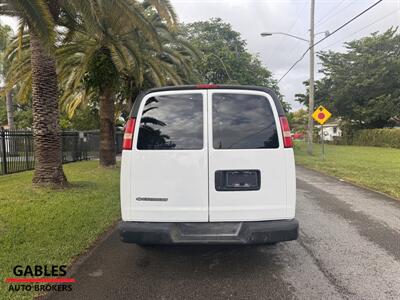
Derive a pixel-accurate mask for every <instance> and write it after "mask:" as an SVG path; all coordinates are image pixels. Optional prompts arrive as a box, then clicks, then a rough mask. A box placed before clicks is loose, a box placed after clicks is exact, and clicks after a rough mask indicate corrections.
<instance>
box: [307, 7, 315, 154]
mask: <svg viewBox="0 0 400 300" xmlns="http://www.w3.org/2000/svg"><path fill="white" fill-rule="evenodd" d="M314 10H315V0H311V15H310V82H309V87H308V93H309V97H310V98H309V101H308V131H307V137H308V138H307V143H308V144H307V153H308V154H309V155H312V153H313V128H314V120H313V118H312V116H311V115H312V113H313V111H314Z"/></svg>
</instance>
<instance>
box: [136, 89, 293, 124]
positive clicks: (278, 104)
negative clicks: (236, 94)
mask: <svg viewBox="0 0 400 300" xmlns="http://www.w3.org/2000/svg"><path fill="white" fill-rule="evenodd" d="M199 89H200V90H209V89H212V90H216V89H217V90H218V89H227V90H248V91H260V92H266V93H267V94H269V95H271V97H272V99H273V101H274V104H275V106H276V110H277V112H278V115H279V116H284V115H285V112H284V110H283V107H282V104H281V102H280V101H279V99H278V97H277V96H276V94H275V92H274V91H273V90H272V89H270V88H267V87H263V86H253V85H227V84H199V85H177V86H165V87H159V88H152V89H149V90H147V91H145V92H142V93H140V94H139V95H138V96H137V97H136V99H135V103H134V104H133V107H132V110H131V113H130V117H136V116H137V114H138V111H139V107H140V103H141V102H142V100H143V98H144V97H145V96H146V95H148V94H149V93H154V92H165V91H184V90H199Z"/></svg>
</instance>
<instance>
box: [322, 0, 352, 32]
mask: <svg viewBox="0 0 400 300" xmlns="http://www.w3.org/2000/svg"><path fill="white" fill-rule="evenodd" d="M355 2H356V0H353V1H351V2H350V3H348V4H347V5H346V6H345V7H343V8H342V9H340V10H339V11H337V12H336V13H335V14H334V15H331V16H329V17H328V18H326V19H325V21H322V22H318V23H317V24H316V25H315V26H321V25H322V24H325V23H326V22H328V21H329V20H330V19H332V18H333V17H335V16H336V15H338V14H339V13H340V12H342V11H344V10H345V9H346V8H348V7H349V6H351V5H353V4H354V3H355ZM320 21H321V20H320Z"/></svg>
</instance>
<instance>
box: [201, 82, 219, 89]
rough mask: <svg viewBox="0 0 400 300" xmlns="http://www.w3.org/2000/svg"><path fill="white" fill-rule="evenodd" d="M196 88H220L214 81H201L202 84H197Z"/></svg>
mask: <svg viewBox="0 0 400 300" xmlns="http://www.w3.org/2000/svg"><path fill="white" fill-rule="evenodd" d="M196 88H198V89H216V88H218V85H217V84H213V83H207V84H203V83H201V84H198V85H196Z"/></svg>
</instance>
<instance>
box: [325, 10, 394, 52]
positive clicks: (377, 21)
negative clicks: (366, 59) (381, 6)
mask: <svg viewBox="0 0 400 300" xmlns="http://www.w3.org/2000/svg"><path fill="white" fill-rule="evenodd" d="M399 11H400V9H396V10H395V11H392V12H391V13H389V14H387V15H385V16H383V17H382V18H380V19H378V20H376V21H374V22H372V23H370V24H368V25H366V26H364V27H362V28H360V29H359V30H357V31H355V32H353V33H351V34H349V35H348V36H346V37H345V38H343V39H341V40H339V41H336V42H334V43H332V44H330V45H328V46H326V47H324V48H322V49H321V50H319V51H322V50H325V49H327V48H330V47H332V46H334V45H336V44H339V43H341V42H343V41H344V40H346V39H348V38H349V37H352V36H353V35H356V34H357V33H359V32H361V31H363V30H364V29H366V28H368V27H371V26H372V25H375V24H376V23H379V22H380V21H382V20H384V19H386V18H388V17H390V16H391V15H394V14H395V13H397V12H399Z"/></svg>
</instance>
